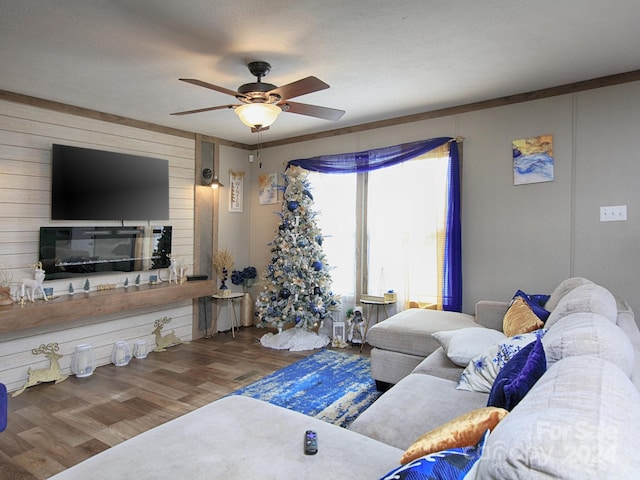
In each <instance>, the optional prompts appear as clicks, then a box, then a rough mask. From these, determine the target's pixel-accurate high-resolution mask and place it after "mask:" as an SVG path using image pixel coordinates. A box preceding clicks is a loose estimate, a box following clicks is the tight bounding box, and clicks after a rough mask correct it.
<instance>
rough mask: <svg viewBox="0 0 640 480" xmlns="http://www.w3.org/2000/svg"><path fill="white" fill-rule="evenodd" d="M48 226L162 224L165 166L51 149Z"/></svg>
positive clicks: (166, 212)
mask: <svg viewBox="0 0 640 480" xmlns="http://www.w3.org/2000/svg"><path fill="white" fill-rule="evenodd" d="M51 219H52V220H168V219H169V162H168V161H167V160H162V159H157V158H148V157H141V156H137V155H128V154H122V153H115V152H106V151H102V150H93V149H89V148H80V147H72V146H67V145H55V144H54V145H53V148H52V173H51Z"/></svg>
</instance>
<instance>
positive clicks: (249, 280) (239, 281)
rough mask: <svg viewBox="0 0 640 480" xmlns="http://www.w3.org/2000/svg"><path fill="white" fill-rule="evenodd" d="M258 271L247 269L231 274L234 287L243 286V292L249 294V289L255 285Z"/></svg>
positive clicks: (251, 268) (252, 268) (253, 268)
mask: <svg viewBox="0 0 640 480" xmlns="http://www.w3.org/2000/svg"><path fill="white" fill-rule="evenodd" d="M257 275H258V271H257V270H256V268H255V267H245V268H244V269H242V270H234V271H233V272H231V283H233V284H234V285H242V291H243V292H244V293H247V292H248V291H249V290H248V288H249V287H251V286H252V285H253V283H254V282H255V278H256V276H257Z"/></svg>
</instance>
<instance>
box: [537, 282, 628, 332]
mask: <svg viewBox="0 0 640 480" xmlns="http://www.w3.org/2000/svg"><path fill="white" fill-rule="evenodd" d="M578 312H590V313H597V314H600V315H602V316H603V317H605V318H606V319H608V320H609V321H611V322H613V323H616V322H617V320H618V307H617V303H616V298H615V297H614V296H613V294H612V293H611V292H610V291H609V290H607V289H606V288H604V287H602V286H600V285H596V284H595V283H592V284H587V285H581V286H579V287H576V288H574V289H573V290H571V291H570V292H569V293H567V294H566V295H565V296H564V297H562V300H560V302H559V303H558V306H557V307H556V308H554V309H553V311H552V312H551V315H549V318H548V319H547V322H546V323H545V328H547V329H548V328H551V326H552V325H553V324H554V323H556V322H557V321H558V320H560V319H561V318H562V317H566V316H567V315H569V314H571V313H578Z"/></svg>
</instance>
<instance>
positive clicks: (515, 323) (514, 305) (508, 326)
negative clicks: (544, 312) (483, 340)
mask: <svg viewBox="0 0 640 480" xmlns="http://www.w3.org/2000/svg"><path fill="white" fill-rule="evenodd" d="M543 326H544V323H543V322H542V320H540V318H539V317H538V316H537V315H536V314H535V312H534V311H533V310H532V308H531V306H530V305H529V304H528V303H527V302H526V301H525V300H524V299H523V298H522V297H521V296H516V297H514V299H513V300H512V302H511V305H510V306H509V309H508V310H507V313H505V314H504V319H503V320H502V331H503V332H504V334H505V335H506V336H507V337H513V336H514V335H520V334H521V333H529V332H533V331H534V330H538V329H540V328H542V327H543Z"/></svg>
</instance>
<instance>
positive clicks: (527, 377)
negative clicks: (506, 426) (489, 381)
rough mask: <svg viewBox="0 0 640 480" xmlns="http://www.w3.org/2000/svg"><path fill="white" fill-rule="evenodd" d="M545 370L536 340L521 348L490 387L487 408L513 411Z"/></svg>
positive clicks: (542, 354)
mask: <svg viewBox="0 0 640 480" xmlns="http://www.w3.org/2000/svg"><path fill="white" fill-rule="evenodd" d="M546 370H547V359H546V357H545V354H544V348H543V347H542V341H541V339H540V338H538V339H537V340H536V341H535V342H532V343H530V344H529V345H526V346H524V347H522V349H520V351H519V352H518V353H516V354H515V355H514V356H513V358H512V359H511V360H509V361H508V362H507V364H506V365H505V366H504V368H503V369H502V370H500V373H498V376H497V377H496V380H495V382H493V387H491V393H490V394H489V401H488V402H487V406H488V407H499V408H504V409H506V410H509V411H511V410H513V407H515V406H516V405H517V404H518V403H519V402H520V400H522V399H523V398H524V396H525V395H526V394H527V393H528V392H529V390H531V387H533V385H534V384H535V383H536V382H537V381H538V379H539V378H540V377H541V376H542V375H544V372H545V371H546Z"/></svg>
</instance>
